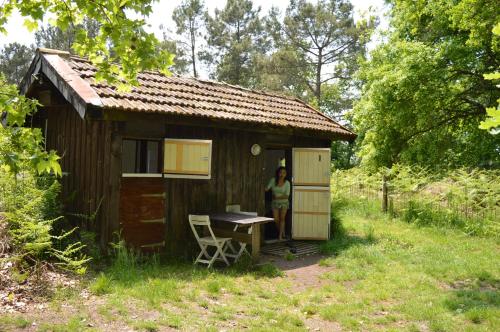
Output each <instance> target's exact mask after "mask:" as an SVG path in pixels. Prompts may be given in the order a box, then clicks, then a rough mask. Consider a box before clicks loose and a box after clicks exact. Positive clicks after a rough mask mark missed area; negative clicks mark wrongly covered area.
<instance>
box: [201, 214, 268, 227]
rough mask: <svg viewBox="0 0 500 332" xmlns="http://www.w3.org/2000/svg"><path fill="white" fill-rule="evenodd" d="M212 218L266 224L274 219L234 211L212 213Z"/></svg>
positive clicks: (246, 223) (234, 222)
mask: <svg viewBox="0 0 500 332" xmlns="http://www.w3.org/2000/svg"><path fill="white" fill-rule="evenodd" d="M210 219H211V220H216V221H226V222H230V223H233V224H239V225H251V224H265V223H268V222H271V221H274V219H273V218H268V217H260V216H257V217H255V216H249V215H246V214H241V213H234V212H223V213H214V214H211V215H210Z"/></svg>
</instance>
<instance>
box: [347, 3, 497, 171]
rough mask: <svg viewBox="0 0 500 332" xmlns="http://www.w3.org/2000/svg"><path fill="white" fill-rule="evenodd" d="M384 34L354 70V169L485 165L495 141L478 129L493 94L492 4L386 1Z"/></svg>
mask: <svg viewBox="0 0 500 332" xmlns="http://www.w3.org/2000/svg"><path fill="white" fill-rule="evenodd" d="M392 5H393V7H392V11H391V25H392V31H393V32H392V34H391V35H390V36H389V38H388V40H387V42H386V43H384V44H383V45H380V46H379V47H377V48H376V49H375V50H374V51H373V52H372V54H371V59H370V60H369V61H367V62H365V63H364V64H363V65H362V69H361V71H360V73H359V78H360V79H361V81H362V82H364V86H363V91H362V97H361V100H360V101H359V102H358V103H357V104H356V105H355V108H354V121H355V125H356V130H357V132H358V133H359V134H360V139H361V148H360V157H361V158H362V163H363V164H365V165H368V166H371V167H374V168H376V167H380V166H391V165H392V164H394V163H396V162H402V163H408V164H420V165H422V166H425V167H430V168H434V169H441V168H447V167H460V166H493V165H496V164H498V162H499V161H500V158H499V154H498V150H499V149H500V141H499V138H498V137H496V138H495V137H494V136H492V135H489V134H488V133H486V132H484V131H481V130H480V129H478V125H479V123H480V121H481V120H483V119H484V118H485V115H486V109H487V108H488V107H491V106H492V105H494V103H495V101H496V100H497V99H498V98H499V96H500V90H499V89H498V88H497V87H496V86H495V84H494V83H493V82H491V81H488V80H486V79H485V78H484V74H485V73H487V72H489V71H491V70H492V69H493V68H498V66H499V63H498V61H499V60H498V59H500V57H499V46H500V41H499V40H498V38H497V37H494V36H493V34H492V32H491V31H492V27H493V26H494V25H495V22H496V20H497V16H498V8H497V4H496V1H476V0H461V1H452V0H442V1H427V2H412V1H392Z"/></svg>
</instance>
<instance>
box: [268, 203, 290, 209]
mask: <svg viewBox="0 0 500 332" xmlns="http://www.w3.org/2000/svg"><path fill="white" fill-rule="evenodd" d="M289 204H290V203H289V202H288V201H272V203H271V206H272V207H273V209H275V210H280V209H285V210H288V207H289Z"/></svg>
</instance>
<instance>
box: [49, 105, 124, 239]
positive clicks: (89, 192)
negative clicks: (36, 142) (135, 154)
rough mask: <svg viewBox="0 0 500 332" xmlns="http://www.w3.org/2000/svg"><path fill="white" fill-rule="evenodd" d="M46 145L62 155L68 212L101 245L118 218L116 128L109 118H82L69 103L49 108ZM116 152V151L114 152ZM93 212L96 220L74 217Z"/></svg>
mask: <svg viewBox="0 0 500 332" xmlns="http://www.w3.org/2000/svg"><path fill="white" fill-rule="evenodd" d="M42 112H43V113H45V117H46V118H47V120H48V122H47V137H46V146H47V149H48V150H56V151H57V152H58V154H59V156H61V160H60V162H61V168H62V171H63V174H64V175H63V177H62V179H61V184H62V198H63V203H64V207H65V210H66V213H67V215H68V216H69V217H70V218H72V219H74V221H75V223H77V224H80V225H81V226H82V227H83V228H84V229H88V230H94V231H96V232H97V233H98V234H99V239H100V242H101V245H103V246H105V245H106V244H107V243H108V241H109V240H111V237H112V232H113V231H114V229H115V228H116V227H117V223H114V224H113V223H112V222H111V221H112V220H113V218H114V219H115V220H116V219H117V217H118V211H117V207H118V203H117V202H118V199H119V193H118V192H117V188H119V187H118V185H119V174H115V173H113V172H116V170H113V167H114V168H115V169H116V166H115V165H116V163H117V162H121V159H116V158H117V157H120V155H119V154H117V153H116V151H113V148H114V149H115V150H116V149H121V142H119V144H120V145H117V143H116V142H115V146H114V147H113V144H112V143H113V141H116V139H114V136H115V135H114V134H113V132H114V130H113V125H114V124H113V123H112V122H110V121H98V120H92V119H89V118H86V119H82V118H81V117H80V116H79V114H78V113H77V112H76V110H75V109H74V108H73V107H72V106H70V105H69V104H66V105H63V106H52V107H46V108H45V109H44V111H42ZM113 152H114V154H113ZM76 214H83V215H87V216H90V215H93V214H96V218H95V220H93V221H92V220H89V219H87V218H82V217H75V215H76Z"/></svg>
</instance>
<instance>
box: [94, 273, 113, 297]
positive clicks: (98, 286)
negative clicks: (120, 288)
mask: <svg viewBox="0 0 500 332" xmlns="http://www.w3.org/2000/svg"><path fill="white" fill-rule="evenodd" d="M111 287H112V282H111V278H109V276H107V275H106V274H104V273H102V272H101V273H100V274H99V276H98V277H97V278H96V279H95V280H94V282H93V283H92V284H91V285H90V291H91V292H92V294H94V295H104V294H108V293H110V292H111Z"/></svg>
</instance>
